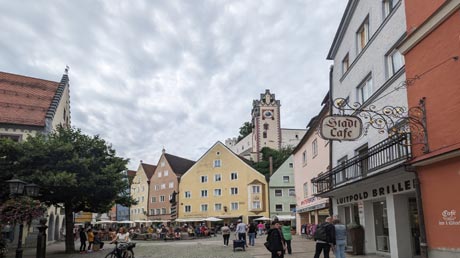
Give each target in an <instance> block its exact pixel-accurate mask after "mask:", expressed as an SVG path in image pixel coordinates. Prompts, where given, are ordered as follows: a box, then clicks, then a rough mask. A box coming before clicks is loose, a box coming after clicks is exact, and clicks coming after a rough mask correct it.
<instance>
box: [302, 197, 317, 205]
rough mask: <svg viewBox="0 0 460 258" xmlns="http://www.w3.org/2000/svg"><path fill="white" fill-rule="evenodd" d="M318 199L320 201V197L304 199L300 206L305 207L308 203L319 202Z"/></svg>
mask: <svg viewBox="0 0 460 258" xmlns="http://www.w3.org/2000/svg"><path fill="white" fill-rule="evenodd" d="M320 199H321V198H320V197H316V196H313V197H310V198H306V199H303V200H302V201H301V202H300V205H307V204H309V203H312V202H316V201H317V200H320Z"/></svg>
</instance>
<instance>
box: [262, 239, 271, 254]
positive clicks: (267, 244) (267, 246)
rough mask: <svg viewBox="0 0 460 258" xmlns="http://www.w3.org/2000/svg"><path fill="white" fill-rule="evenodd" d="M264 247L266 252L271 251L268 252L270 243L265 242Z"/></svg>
mask: <svg viewBox="0 0 460 258" xmlns="http://www.w3.org/2000/svg"><path fill="white" fill-rule="evenodd" d="M264 246H265V248H267V250H268V251H270V252H271V251H272V250H270V242H268V241H267V242H265V243H264Z"/></svg>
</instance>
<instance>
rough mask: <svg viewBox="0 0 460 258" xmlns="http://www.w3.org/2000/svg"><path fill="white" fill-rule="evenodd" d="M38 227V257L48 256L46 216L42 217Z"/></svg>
mask: <svg viewBox="0 0 460 258" xmlns="http://www.w3.org/2000/svg"><path fill="white" fill-rule="evenodd" d="M37 228H38V236H37V258H45V256H46V229H47V228H48V227H47V226H46V218H41V219H40V226H38V227H37Z"/></svg>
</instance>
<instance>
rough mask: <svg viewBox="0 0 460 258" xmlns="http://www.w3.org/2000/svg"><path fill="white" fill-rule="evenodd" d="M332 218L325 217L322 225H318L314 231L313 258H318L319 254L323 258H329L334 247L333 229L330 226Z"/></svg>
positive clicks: (332, 226)
mask: <svg viewBox="0 0 460 258" xmlns="http://www.w3.org/2000/svg"><path fill="white" fill-rule="evenodd" d="M331 221H332V218H331V217H327V218H326V221H325V222H324V223H321V224H320V225H318V227H317V228H316V231H315V236H314V240H315V241H316V246H315V256H314V258H319V256H320V255H321V252H323V254H324V258H329V251H330V250H331V247H334V246H335V227H334V225H332V224H331Z"/></svg>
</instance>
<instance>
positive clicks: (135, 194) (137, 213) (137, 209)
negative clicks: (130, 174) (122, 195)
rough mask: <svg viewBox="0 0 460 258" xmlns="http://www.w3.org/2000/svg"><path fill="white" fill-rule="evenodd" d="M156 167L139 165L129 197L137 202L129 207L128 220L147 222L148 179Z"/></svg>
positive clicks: (144, 164)
mask: <svg viewBox="0 0 460 258" xmlns="http://www.w3.org/2000/svg"><path fill="white" fill-rule="evenodd" d="M155 169H156V166H154V165H150V164H146V163H142V161H141V163H140V164H139V167H138V169H137V172H136V175H135V176H134V178H133V179H132V183H131V197H132V198H133V199H134V200H136V201H137V204H136V205H132V206H131V207H130V220H132V221H136V220H147V209H148V199H149V185H150V179H151V178H152V175H153V173H154V172H155Z"/></svg>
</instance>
